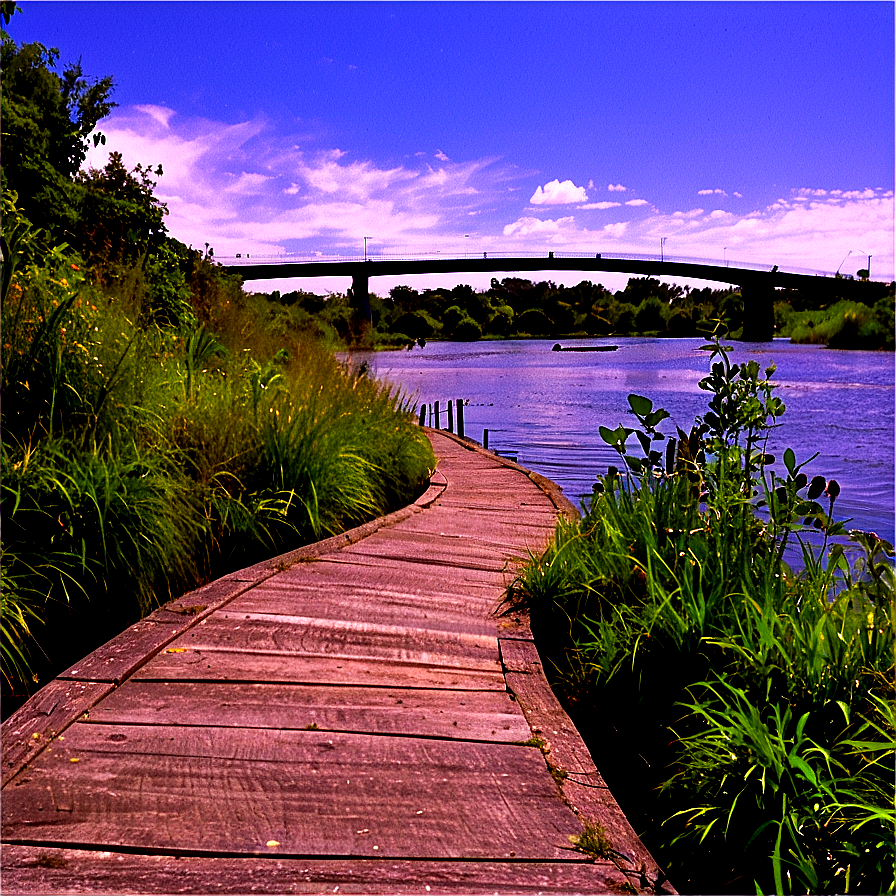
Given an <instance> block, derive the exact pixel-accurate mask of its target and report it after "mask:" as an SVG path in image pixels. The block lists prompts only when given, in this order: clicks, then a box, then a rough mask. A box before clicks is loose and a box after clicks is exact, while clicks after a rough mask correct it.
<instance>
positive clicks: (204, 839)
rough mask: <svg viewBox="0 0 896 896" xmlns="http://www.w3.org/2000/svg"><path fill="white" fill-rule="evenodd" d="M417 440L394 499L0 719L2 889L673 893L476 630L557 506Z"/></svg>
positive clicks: (134, 635)
mask: <svg viewBox="0 0 896 896" xmlns="http://www.w3.org/2000/svg"><path fill="white" fill-rule="evenodd" d="M427 432H428V434H429V437H430V438H431V440H432V442H433V445H434V448H435V451H436V454H437V456H438V458H439V465H438V470H437V472H436V473H435V474H434V476H433V477H432V482H431V485H430V487H429V489H428V490H427V491H426V493H425V494H423V495H422V496H421V497H420V498H419V499H418V500H417V501H416V502H415V503H414V504H412V505H411V506H409V507H406V508H404V509H402V510H400V511H397V512H396V513H393V514H390V515H389V516H386V517H382V518H380V519H378V520H375V521H373V522H371V523H368V524H365V525H364V526H361V527H359V528H357V529H354V530H352V531H350V532H347V533H344V534H343V535H339V536H336V537H334V538H330V539H327V540H326V541H323V542H319V543H318V544H316V545H311V546H308V547H304V548H300V549H299V550H296V551H293V552H291V553H289V554H285V555H282V556H280V557H276V558H274V559H272V560H270V561H267V562H266V563H262V564H258V565H257V566H253V567H250V568H248V569H244V570H241V571H239V572H235V573H232V574H231V575H228V576H225V577H224V578H222V579H219V580H217V581H215V582H212V583H211V584H209V585H206V586H204V587H203V588H200V589H198V590H196V591H194V592H192V593H190V594H187V595H184V596H183V597H181V598H179V599H177V600H174V601H171V602H170V603H168V604H166V605H165V606H163V607H161V608H160V609H159V610H157V611H155V612H154V613H153V614H152V615H151V616H149V617H147V618H146V619H144V620H142V621H141V622H139V623H137V624H136V625H133V626H132V627H131V628H129V629H127V630H126V631H125V632H123V633H122V634H121V635H119V636H118V637H116V638H114V639H113V640H112V641H110V642H109V643H107V644H106V645H104V646H103V647H101V648H99V649H98V650H96V651H94V652H93V653H92V654H90V655H89V656H87V657H85V658H84V659H83V661H81V662H79V663H77V664H75V665H74V666H72V667H71V668H70V669H68V670H67V671H65V672H64V673H62V674H61V675H60V676H59V677H58V678H57V679H55V680H54V681H53V682H51V683H50V684H49V685H47V686H46V687H45V688H43V689H42V690H41V691H40V692H39V693H38V694H36V695H35V696H34V697H32V698H31V699H30V700H29V701H28V702H27V703H26V704H25V705H24V706H22V707H21V708H20V709H19V710H18V711H17V712H16V713H15V714H13V715H12V716H11V717H10V718H9V719H8V720H7V721H6V722H5V723H4V724H3V727H2V748H3V749H2V785H3V791H2V817H3V825H2V842H3V846H2V859H0V862H2V865H0V870H2V880H3V892H4V894H6V896H11V894H16V893H22V894H24V893H29V894H50V893H53V894H56V893H147V894H149V893H152V894H156V893H159V894H160V893H196V894H204V893H250V892H251V893H271V894H273V893H391V894H410V893H416V894H420V893H458V894H461V893H537V892H541V893H622V892H637V893H662V892H665V893H674V892H675V891H674V890H673V889H672V887H671V886H670V885H669V884H668V883H666V882H665V878H664V876H663V875H662V873H661V871H660V870H659V869H658V868H657V866H656V863H655V862H654V861H653V859H652V857H651V856H650V854H649V853H648V851H647V850H646V849H645V847H644V846H643V844H642V843H641V842H640V840H639V839H638V837H637V836H636V834H635V832H634V831H633V830H632V828H631V826H630V825H629V823H628V821H627V820H626V818H625V816H624V815H623V813H622V812H621V810H620V809H619V806H618V805H617V804H616V801H615V800H614V799H613V796H612V794H611V793H610V791H609V790H608V788H607V786H606V783H605V782H604V780H603V779H602V777H601V775H600V772H599V771H598V770H597V769H596V768H595V766H594V763H593V762H592V760H591V756H590V755H589V753H588V751H587V749H586V747H585V745H584V743H583V742H582V740H581V738H580V737H579V734H578V732H577V731H576V729H575V727H574V725H573V724H572V722H571V721H570V719H569V717H568V716H567V715H566V713H565V712H564V711H563V709H562V707H561V706H560V705H559V703H558V702H557V700H556V698H555V697H554V695H553V693H552V692H551V690H550V688H549V686H548V684H547V681H546V679H545V676H544V674H543V670H542V665H541V660H540V658H539V656H538V652H537V650H536V648H535V644H534V641H533V637H532V632H531V630H530V627H529V623H528V620H527V619H526V618H525V617H523V616H509V617H508V616H500V615H497V614H496V610H498V608H499V605H500V602H501V599H502V596H503V593H504V589H505V587H506V584H507V582H508V581H509V579H510V578H511V577H512V576H513V574H514V571H515V569H516V565H517V563H518V562H519V560H520V558H525V557H526V556H527V554H528V552H530V551H538V550H540V549H541V548H543V547H544V545H545V544H546V542H547V541H548V539H549V538H550V537H551V534H552V532H553V529H554V526H555V523H556V521H557V518H558V515H559V514H563V513H567V514H573V513H575V510H574V508H572V506H571V505H570V504H569V502H568V501H566V500H565V499H564V498H563V496H562V495H561V494H560V491H559V489H558V488H557V487H556V486H554V485H553V484H552V483H550V482H548V481H547V480H545V479H543V478H542V477H540V476H538V475H537V474H534V473H529V472H528V471H526V470H524V469H523V468H521V467H519V466H518V465H517V464H515V463H512V462H511V461H508V460H506V459H503V458H499V457H496V456H495V455H493V454H491V453H489V452H487V451H485V450H484V449H482V448H480V447H478V446H476V445H473V444H472V443H470V442H466V441H464V440H462V439H460V438H459V437H456V436H451V435H449V434H447V433H443V432H439V431H434V430H427ZM608 710H609V711H616V708H613V707H609V708H608ZM593 825H600V827H601V828H602V830H603V832H604V834H605V839H604V841H603V847H602V849H601V850H599V851H598V854H595V853H594V852H593V851H592V853H591V854H589V853H587V852H583V851H582V849H581V848H578V847H577V838H578V837H580V836H581V835H582V834H583V831H585V830H586V827H587V828H592V826H593ZM592 829H593V828H592Z"/></svg>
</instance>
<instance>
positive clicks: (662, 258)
mask: <svg viewBox="0 0 896 896" xmlns="http://www.w3.org/2000/svg"><path fill="white" fill-rule="evenodd" d="M667 239H668V237H666V236H664V237H662V238H661V239H660V262H661V263H662V262H663V261H665V255H664V252H663V247H664V246H665V245H666V240H667Z"/></svg>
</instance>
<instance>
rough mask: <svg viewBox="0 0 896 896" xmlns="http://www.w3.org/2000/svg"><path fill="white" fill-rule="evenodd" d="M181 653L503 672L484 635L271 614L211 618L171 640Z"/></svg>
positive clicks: (222, 614) (173, 648)
mask: <svg viewBox="0 0 896 896" xmlns="http://www.w3.org/2000/svg"><path fill="white" fill-rule="evenodd" d="M184 649H187V650H190V651H194V650H199V651H203V652H205V651H209V650H226V651H248V652H251V653H269V654H271V653H283V654H289V655H299V654H309V655H312V656H320V657H333V658H342V657H363V658H365V659H374V658H376V659H389V660H394V661H396V662H400V663H421V664H427V665H433V666H450V667H458V668H464V669H470V670H473V669H482V670H486V671H496V672H497V671H500V668H501V665H500V661H499V657H498V642H497V639H496V638H494V637H491V638H490V637H488V636H487V635H473V634H466V633H462V632H445V631H429V630H427V629H423V628H410V627H408V626H399V625H382V624H379V623H375V622H366V621H354V620H341V619H315V618H313V617H308V616H280V615H274V614H270V613H239V614H235V613H230V612H227V611H221V612H219V613H215V614H214V615H213V616H211V617H210V618H209V619H207V620H205V621H204V622H203V623H201V624H200V625H197V626H195V627H194V628H191V629H190V630H189V631H187V632H185V633H184V634H183V635H182V636H181V637H180V638H177V639H176V640H175V641H173V642H172V643H171V647H170V648H169V652H170V653H174V652H181V651H182V650H184Z"/></svg>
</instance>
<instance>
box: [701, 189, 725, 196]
mask: <svg viewBox="0 0 896 896" xmlns="http://www.w3.org/2000/svg"><path fill="white" fill-rule="evenodd" d="M697 195H698V196H727V195H728V194H727V193H726V192H725V191H724V190H719V189H715V190H697Z"/></svg>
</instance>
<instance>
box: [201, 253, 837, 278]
mask: <svg viewBox="0 0 896 896" xmlns="http://www.w3.org/2000/svg"><path fill="white" fill-rule="evenodd" d="M598 257H599V258H601V259H605V260H607V261H613V260H620V261H653V262H666V263H669V264H700V265H707V266H710V267H715V268H721V267H730V268H740V269H741V270H748V271H771V270H772V268H773V267H774V266H773V265H770V264H768V263H767V262H756V261H743V260H739V259H733V258H725V259H718V258H697V257H692V256H685V255H662V256H660V255H650V254H643V253H637V252H613V253H606V252H603V253H598V252H594V253H591V252H564V251H562V250H561V251H558V250H548V251H543V252H501V251H487V252H484V253H480V252H455V251H450V250H445V251H438V250H437V251H433V252H416V253H407V252H377V253H373V252H368V254H367V256H366V258H365V256H363V255H336V254H327V255H323V254H319V253H305V254H303V253H281V254H279V255H256V254H247V255H243V254H241V253H240V254H237V255H231V256H224V255H218V256H215V260H216V261H218V262H219V263H221V264H226V265H228V266H237V265H250V264H251V265H257V264H327V263H336V262H342V263H345V262H363V261H368V262H370V263H373V264H375V263H376V262H378V261H430V260H433V259H439V258H444V259H449V258H450V259H471V260H472V259H482V258H486V259H488V260H492V259H494V260H496V261H500V260H501V259H505V258H510V259H512V258H543V259H545V260H549V259H550V258H555V259H577V258H580V259H586V258H588V259H594V258H598ZM777 269H778V270H779V271H781V272H783V273H791V274H807V275H810V276H815V277H833V276H835V275H834V273H833V272H831V271H820V270H817V269H814V268H803V267H797V266H796V265H789V264H786V263H784V264H781V265H778V266H777ZM545 270H550V266H549V265H548V266H546V267H545ZM845 279H852V277H851V276H850V275H846V276H845Z"/></svg>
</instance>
